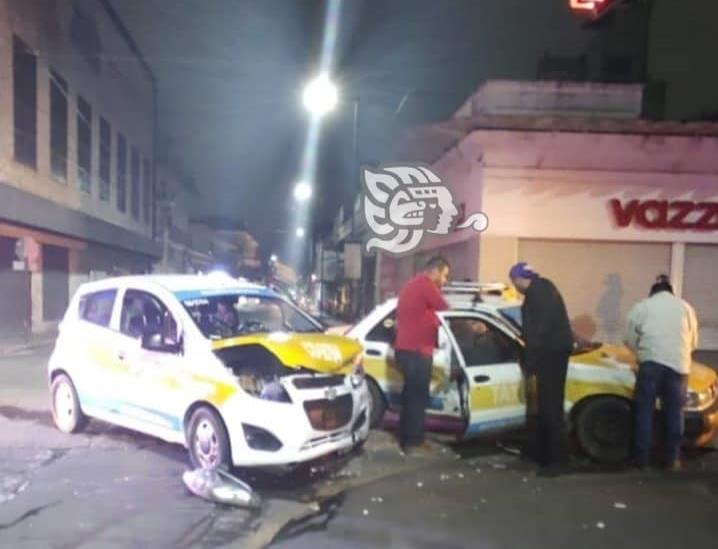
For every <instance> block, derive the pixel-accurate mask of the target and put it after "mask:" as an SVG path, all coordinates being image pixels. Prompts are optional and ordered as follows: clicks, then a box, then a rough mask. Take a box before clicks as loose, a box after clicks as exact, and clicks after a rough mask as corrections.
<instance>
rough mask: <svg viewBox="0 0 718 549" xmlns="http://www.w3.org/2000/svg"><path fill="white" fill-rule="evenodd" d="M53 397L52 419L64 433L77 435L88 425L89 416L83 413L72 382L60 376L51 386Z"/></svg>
mask: <svg viewBox="0 0 718 549" xmlns="http://www.w3.org/2000/svg"><path fill="white" fill-rule="evenodd" d="M50 394H51V395H52V418H53V420H54V421H55V425H56V426H57V428H58V429H60V431H62V432H63V433H77V432H78V431H81V430H82V429H83V428H84V427H85V425H86V424H87V416H85V414H83V413H82V408H80V399H79V398H78V397H77V391H76V390H75V386H74V385H73V383H72V380H70V378H69V377H68V376H67V375H65V374H59V375H58V376H57V377H55V379H53V380H52V385H51V386H50Z"/></svg>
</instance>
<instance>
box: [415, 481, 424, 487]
mask: <svg viewBox="0 0 718 549" xmlns="http://www.w3.org/2000/svg"><path fill="white" fill-rule="evenodd" d="M416 487H417V488H423V487H424V483H423V482H421V481H419V482H417V483H416Z"/></svg>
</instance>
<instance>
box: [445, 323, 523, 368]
mask: <svg viewBox="0 0 718 549" xmlns="http://www.w3.org/2000/svg"><path fill="white" fill-rule="evenodd" d="M449 324H450V326H451V331H452V333H453V334H454V338H455V339H456V343H457V344H458V346H459V349H460V351H461V354H462V355H463V356H464V361H465V362H466V365H467V366H488V365H490V364H502V363H505V362H517V361H518V360H519V347H518V345H517V343H515V342H514V341H512V340H511V339H510V338H509V337H508V336H507V335H505V334H504V333H502V332H501V331H500V330H499V329H498V328H496V327H495V326H493V325H492V324H490V323H489V322H486V321H484V320H482V319H480V318H473V317H462V318H452V319H451V320H450V322H449Z"/></svg>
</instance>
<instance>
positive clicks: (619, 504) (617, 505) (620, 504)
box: [613, 501, 628, 509]
mask: <svg viewBox="0 0 718 549" xmlns="http://www.w3.org/2000/svg"><path fill="white" fill-rule="evenodd" d="M613 506H614V507H615V508H616V509H628V505H626V504H625V503H622V502H620V501H617V502H616V503H614V504H613Z"/></svg>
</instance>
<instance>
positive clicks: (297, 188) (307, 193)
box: [294, 181, 312, 202]
mask: <svg viewBox="0 0 718 549" xmlns="http://www.w3.org/2000/svg"><path fill="white" fill-rule="evenodd" d="M311 197H312V186H311V185H310V184H309V183H307V182H306V181H300V182H299V183H297V184H296V185H294V199H295V200H296V201H297V202H306V201H307V200H309V199H310V198H311Z"/></svg>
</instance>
